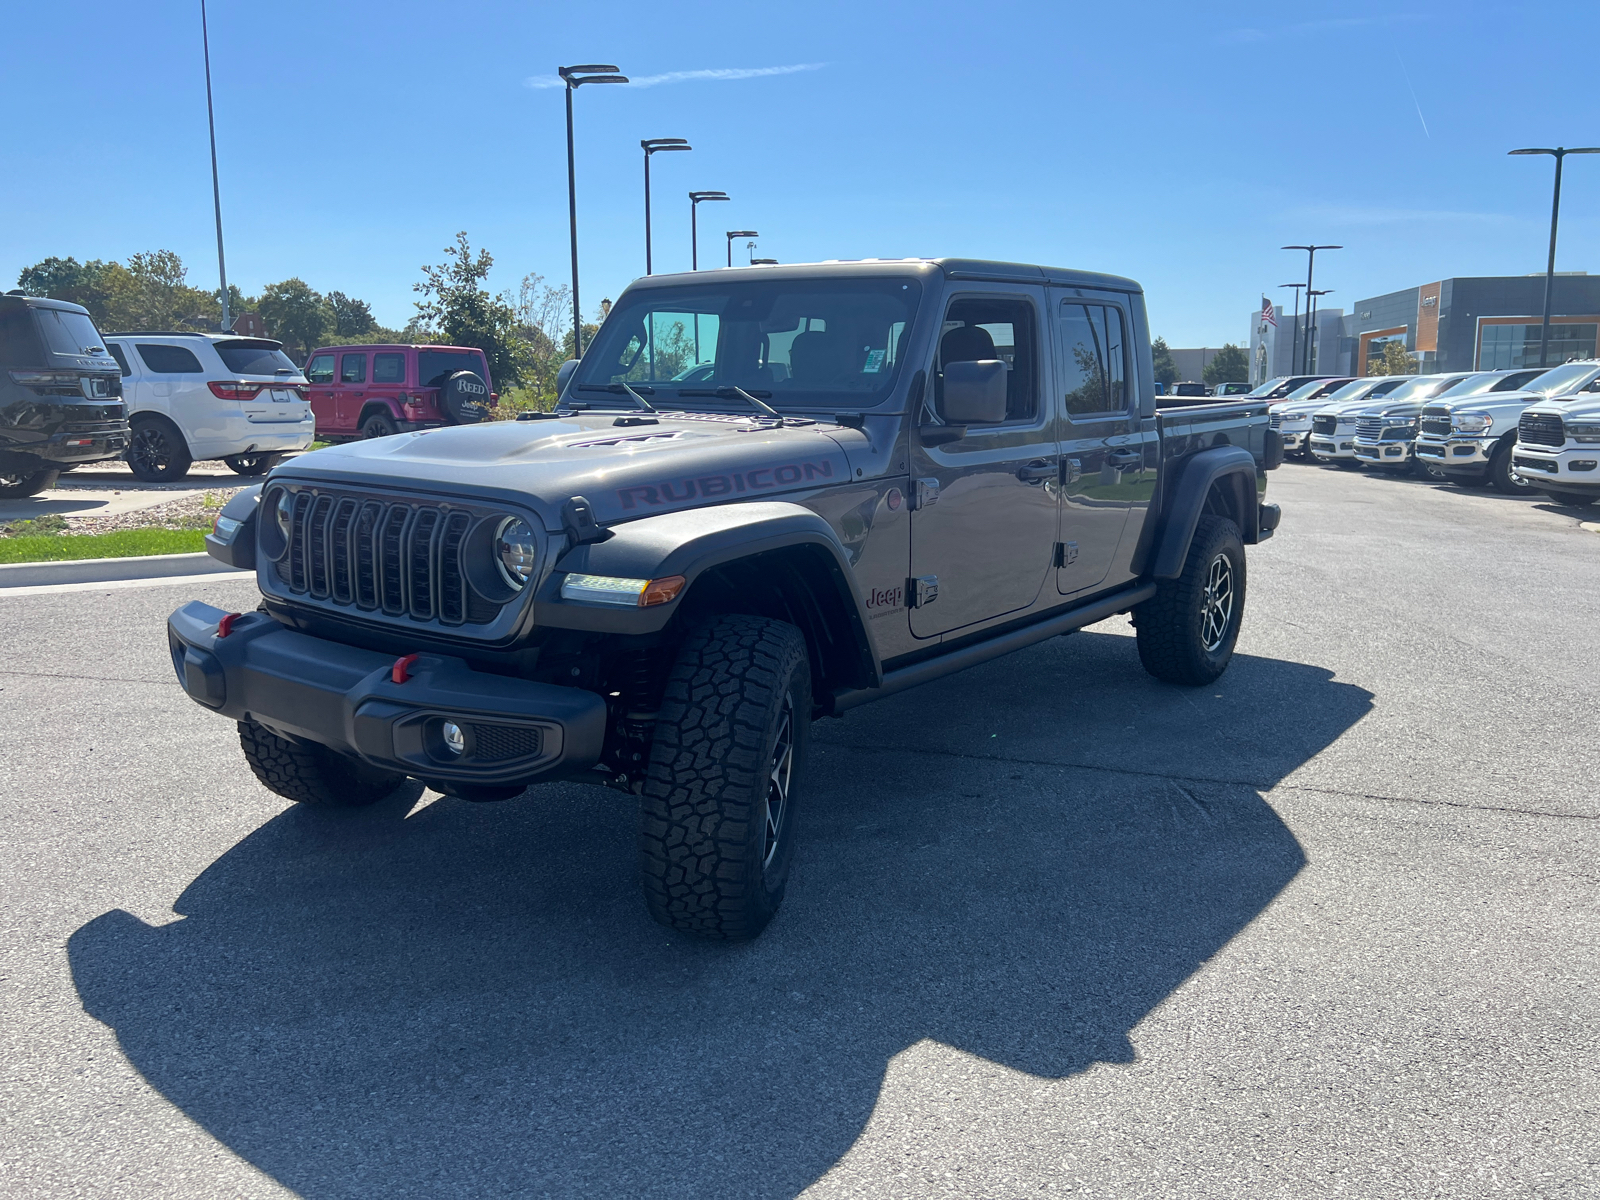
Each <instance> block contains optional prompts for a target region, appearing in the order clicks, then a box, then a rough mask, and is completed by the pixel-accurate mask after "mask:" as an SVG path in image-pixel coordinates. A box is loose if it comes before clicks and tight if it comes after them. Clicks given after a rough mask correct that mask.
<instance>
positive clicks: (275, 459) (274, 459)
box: [222, 454, 283, 476]
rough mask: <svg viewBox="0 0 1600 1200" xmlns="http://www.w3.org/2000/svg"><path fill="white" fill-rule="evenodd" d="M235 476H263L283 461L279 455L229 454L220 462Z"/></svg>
mask: <svg viewBox="0 0 1600 1200" xmlns="http://www.w3.org/2000/svg"><path fill="white" fill-rule="evenodd" d="M222 461H223V462H225V463H227V464H228V470H230V471H232V472H233V473H234V474H235V475H247V476H248V475H265V474H266V473H267V472H268V471H270V470H272V468H273V467H275V466H277V465H278V464H279V463H281V462H282V461H283V455H281V454H230V455H228V456H227V457H226V458H224V459H223V460H222Z"/></svg>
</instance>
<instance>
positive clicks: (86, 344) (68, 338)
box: [33, 308, 109, 365]
mask: <svg viewBox="0 0 1600 1200" xmlns="http://www.w3.org/2000/svg"><path fill="white" fill-rule="evenodd" d="M33 312H34V318H35V319H36V320H37V321H38V322H39V332H40V333H41V334H43V335H44V344H45V345H46V346H48V347H50V350H51V352H52V353H54V354H72V355H78V354H104V353H105V352H106V344H105V342H103V341H101V340H100V332H99V330H97V329H96V328H95V327H94V322H93V321H91V320H90V319H89V317H88V314H86V313H77V312H67V311H65V310H63V309H59V308H36V309H34V310H33ZM107 361H108V365H109V360H107Z"/></svg>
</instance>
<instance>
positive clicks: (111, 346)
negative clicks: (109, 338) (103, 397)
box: [106, 342, 133, 379]
mask: <svg viewBox="0 0 1600 1200" xmlns="http://www.w3.org/2000/svg"><path fill="white" fill-rule="evenodd" d="M106 349H107V350H109V351H111V357H112V358H114V359H116V360H117V366H119V367H121V368H122V377H123V378H124V379H126V378H127V377H128V376H129V375H132V374H133V368H132V367H130V366H128V352H127V351H126V350H124V349H123V348H122V347H121V346H119V345H117V343H116V342H107V343H106Z"/></svg>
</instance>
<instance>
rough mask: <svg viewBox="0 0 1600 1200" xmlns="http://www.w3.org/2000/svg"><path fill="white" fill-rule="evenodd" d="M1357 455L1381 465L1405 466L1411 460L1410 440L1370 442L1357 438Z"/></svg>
mask: <svg viewBox="0 0 1600 1200" xmlns="http://www.w3.org/2000/svg"><path fill="white" fill-rule="evenodd" d="M1355 453H1356V457H1357V458H1359V459H1360V460H1361V461H1362V462H1364V463H1371V464H1373V465H1374V466H1379V467H1403V466H1406V465H1407V464H1408V463H1410V461H1411V443H1410V442H1369V441H1365V440H1363V439H1361V438H1356V440H1355Z"/></svg>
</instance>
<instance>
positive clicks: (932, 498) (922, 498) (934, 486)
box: [911, 478, 939, 512]
mask: <svg viewBox="0 0 1600 1200" xmlns="http://www.w3.org/2000/svg"><path fill="white" fill-rule="evenodd" d="M938 502H939V481H938V480H937V479H932V478H929V479H913V480H912V481H911V510H912V511H913V512H915V511H916V510H917V509H919V508H929V507H931V506H933V505H935V504H937V503H938Z"/></svg>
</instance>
